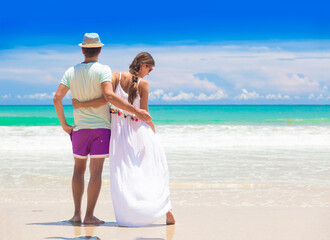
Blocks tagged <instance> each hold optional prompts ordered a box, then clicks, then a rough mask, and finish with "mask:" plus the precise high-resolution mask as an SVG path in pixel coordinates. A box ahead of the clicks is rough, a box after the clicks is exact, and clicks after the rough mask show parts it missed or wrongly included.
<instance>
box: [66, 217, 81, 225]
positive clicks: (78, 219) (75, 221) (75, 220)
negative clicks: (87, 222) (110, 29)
mask: <svg viewBox="0 0 330 240" xmlns="http://www.w3.org/2000/svg"><path fill="white" fill-rule="evenodd" d="M69 222H71V223H73V224H80V223H81V216H80V215H74V216H73V217H72V218H71V219H70V220H69Z"/></svg>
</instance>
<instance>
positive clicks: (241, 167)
mask: <svg viewBox="0 0 330 240" xmlns="http://www.w3.org/2000/svg"><path fill="white" fill-rule="evenodd" d="M209 129H212V131H209ZM0 130H1V131H0V140H1V141H0V142H1V143H2V144H1V145H0V152H1V153H2V156H4V158H3V161H0V182H1V184H0V216H1V219H2V221H3V222H2V224H0V240H21V239H22V240H23V239H24V240H38V239H102V240H105V239H106V240H108V239H110V240H111V239H119V240H126V239H127V240H138V239H140V240H142V239H144V240H147V239H148V240H150V239H154V240H160V239H168V240H171V239H178V240H186V239H192V240H193V239H219V240H221V239H224V240H228V239H229V240H246V239H248V240H329V239H330V227H329V226H330V185H329V169H330V165H329V147H328V143H329V141H330V139H329V136H330V134H329V127H327V126H321V127H318V126H315V127H303V126H301V127H299V126H295V127H281V126H222V125H212V126H208V127H207V128H205V127H204V126H160V127H159V128H158V134H159V136H160V137H161V139H162V141H163V143H164V147H165V149H166V154H167V158H168V165H169V168H170V188H171V201H172V206H173V212H174V214H175V217H176V222H177V223H176V225H175V226H166V225H165V224H164V223H165V218H163V219H160V220H159V221H157V222H156V223H154V224H153V225H151V226H147V227H142V228H125V227H118V226H117V224H116V221H115V216H114V211H113V207H112V202H111V195H110V181H109V179H110V175H109V161H108V160H106V162H105V165H104V172H103V185H102V190H101V193H100V197H99V200H98V203H97V206H96V209H95V215H96V216H97V217H99V218H100V219H102V220H104V221H106V223H105V224H104V225H101V226H96V227H95V226H72V225H71V224H70V223H69V222H68V221H67V220H68V219H70V218H71V217H72V214H73V201H72V194H71V176H72V168H73V161H72V152H71V145H70V142H69V138H68V137H67V135H66V134H65V133H64V132H63V131H62V130H61V129H60V128H59V127H56V126H54V127H52V126H50V127H24V126H23V127H1V128H0ZM50 132H51V133H52V134H49V133H50ZM200 139H207V141H200ZM17 146H19V148H17ZM88 178H89V173H88V171H87V172H86V177H85V181H86V182H85V183H86V185H87V181H88ZM82 206H83V211H85V207H86V192H85V195H84V197H83V204H82Z"/></svg>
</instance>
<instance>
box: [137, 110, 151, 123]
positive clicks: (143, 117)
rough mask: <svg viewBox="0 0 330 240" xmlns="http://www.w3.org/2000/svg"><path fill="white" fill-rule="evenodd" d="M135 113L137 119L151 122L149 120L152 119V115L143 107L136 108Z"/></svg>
mask: <svg viewBox="0 0 330 240" xmlns="http://www.w3.org/2000/svg"><path fill="white" fill-rule="evenodd" d="M135 115H136V116H137V118H138V119H140V120H142V121H144V122H146V123H148V122H151V120H152V117H151V116H150V114H149V113H148V112H147V111H146V110H144V109H137V110H136V114H135Z"/></svg>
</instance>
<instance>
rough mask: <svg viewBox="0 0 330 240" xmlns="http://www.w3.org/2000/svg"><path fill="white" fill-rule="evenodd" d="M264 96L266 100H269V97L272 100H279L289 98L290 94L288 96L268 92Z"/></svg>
mask: <svg viewBox="0 0 330 240" xmlns="http://www.w3.org/2000/svg"><path fill="white" fill-rule="evenodd" d="M265 98H266V99H267V100H271V99H272V100H278V99H280V100H289V99H290V96H288V95H284V96H282V94H280V93H278V94H268V95H267V96H266V97H265ZM295 99H299V97H298V98H295Z"/></svg>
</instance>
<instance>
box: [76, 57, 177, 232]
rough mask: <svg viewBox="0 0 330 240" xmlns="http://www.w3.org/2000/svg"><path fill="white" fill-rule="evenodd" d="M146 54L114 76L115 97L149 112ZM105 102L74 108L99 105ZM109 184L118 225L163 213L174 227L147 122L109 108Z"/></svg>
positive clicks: (161, 159)
mask: <svg viewBox="0 0 330 240" xmlns="http://www.w3.org/2000/svg"><path fill="white" fill-rule="evenodd" d="M154 66H155V61H154V59H153V58H152V56H151V55H150V54H149V53H146V52H142V53H139V54H138V55H137V56H136V57H135V58H134V60H133V62H132V64H131V65H130V67H129V68H130V69H129V71H128V72H124V73H114V74H113V76H112V85H113V88H114V89H115V93H116V94H117V95H119V96H120V97H122V98H123V99H125V100H127V101H128V102H129V103H131V104H132V105H134V106H135V107H138V108H141V109H145V110H146V111H149V109H148V95H149V85H148V82H147V81H146V80H144V79H143V78H144V77H145V76H146V75H149V73H150V72H151V71H152V70H153V68H154ZM105 103H106V101H105V100H100V99H98V100H94V101H90V102H85V103H80V102H78V101H76V100H73V105H74V107H98V106H100V105H103V104H105ZM111 114H112V120H111V140H110V180H111V195H112V202H113V206H114V210H115V215H116V220H117V223H118V225H119V226H128V227H140V226H146V225H149V224H151V223H153V222H154V221H156V220H157V219H159V218H160V217H161V216H164V215H165V214H166V224H175V219H174V216H173V214H172V212H171V208H172V207H171V202H170V199H169V176H168V167H167V162H166V157H165V152H164V150H163V148H162V146H161V144H160V141H159V139H158V137H157V136H156V134H155V126H154V124H153V123H152V122H150V123H145V122H142V121H139V119H137V118H136V116H133V115H132V114H131V113H129V112H126V111H123V110H122V109H119V108H118V107H116V106H113V105H112V106H111Z"/></svg>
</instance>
